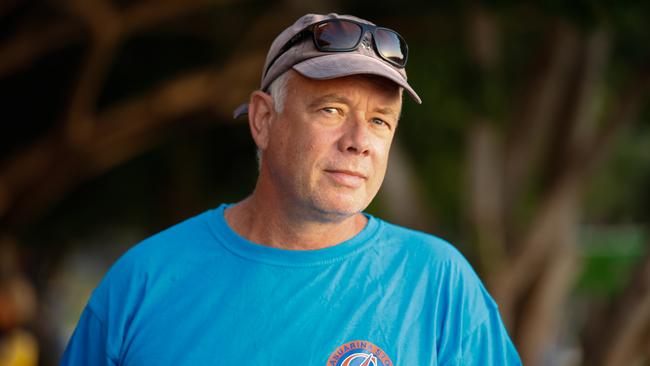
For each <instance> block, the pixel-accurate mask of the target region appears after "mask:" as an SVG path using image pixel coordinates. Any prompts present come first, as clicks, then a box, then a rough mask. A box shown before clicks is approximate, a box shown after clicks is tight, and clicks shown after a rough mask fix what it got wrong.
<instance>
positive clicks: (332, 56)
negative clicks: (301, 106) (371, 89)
mask: <svg viewBox="0 0 650 366" xmlns="http://www.w3.org/2000/svg"><path fill="white" fill-rule="evenodd" d="M328 19H348V20H352V21H355V22H359V23H364V24H369V25H374V24H373V23H371V22H369V21H367V20H364V19H361V18H358V17H355V16H352V15H339V14H336V13H330V14H327V15H321V14H307V15H304V16H302V17H300V19H298V20H297V21H296V22H295V23H293V24H292V25H291V26H290V27H289V28H287V29H285V30H284V31H282V33H280V34H279V35H278V36H277V37H276V38H275V40H274V41H273V43H272V44H271V48H270V49H269V52H268V54H267V55H266V62H265V63H264V69H263V72H262V81H261V86H260V90H263V91H268V88H269V86H270V85H271V83H272V82H273V80H275V79H276V78H277V77H278V76H280V75H282V74H283V73H284V72H285V71H287V70H289V69H293V70H295V71H297V72H298V73H300V74H301V75H303V76H305V77H308V78H310V79H316V80H326V79H335V78H339V77H344V76H350V75H359V74H369V75H377V76H382V77H385V78H387V79H389V80H391V81H393V82H395V83H396V84H398V85H399V86H401V87H402V88H404V89H405V90H406V91H407V92H408V94H409V95H410V96H411V98H413V100H415V101H416V102H417V103H418V104H420V103H422V100H421V99H420V97H419V96H418V95H417V93H416V92H415V90H413V88H412V87H411V85H409V83H408V82H407V78H406V70H405V69H404V68H403V67H397V66H395V65H393V64H391V63H389V62H387V61H385V60H384V59H382V58H381V57H380V56H379V55H378V54H377V53H376V51H375V48H374V47H372V46H369V45H372V43H371V42H372V40H371V39H370V37H371V34H370V33H366V34H364V35H363V37H364V39H363V41H362V43H361V44H360V45H359V47H357V49H355V50H353V51H349V52H323V51H319V50H318V49H317V48H316V46H315V45H314V42H313V41H312V39H311V38H306V39H304V40H303V41H301V42H299V43H297V44H296V45H295V46H293V47H291V48H290V49H288V50H286V51H285V52H284V53H282V51H283V48H284V47H285V45H286V44H287V43H288V42H289V41H290V40H291V39H292V38H293V37H295V36H296V35H298V34H299V33H300V32H302V31H303V30H304V29H305V28H307V27H308V26H310V25H312V24H315V23H318V22H321V21H323V20H328ZM247 113H248V103H244V104H242V105H240V106H239V107H238V108H237V109H235V111H234V113H233V116H234V118H238V117H240V116H243V115H245V114H247Z"/></svg>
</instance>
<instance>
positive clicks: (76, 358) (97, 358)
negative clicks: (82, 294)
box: [61, 306, 117, 366]
mask: <svg viewBox="0 0 650 366" xmlns="http://www.w3.org/2000/svg"><path fill="white" fill-rule="evenodd" d="M107 334H108V332H107V330H106V327H105V325H104V322H103V321H102V320H101V319H100V318H99V317H98V316H97V315H96V314H95V313H94V312H93V310H92V309H91V308H90V306H86V308H85V309H84V311H83V313H82V314H81V318H80V319H79V322H78V323H77V328H76V329H75V331H74V333H73V334H72V337H71V338H70V341H69V342H68V346H67V347H66V350H65V352H64V353H63V357H62V358H61V365H62V366H69V365H97V366H115V365H117V362H116V361H115V360H116V357H114V356H113V355H112V354H111V352H110V350H109V349H108V342H107Z"/></svg>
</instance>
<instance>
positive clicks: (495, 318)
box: [458, 307, 521, 366]
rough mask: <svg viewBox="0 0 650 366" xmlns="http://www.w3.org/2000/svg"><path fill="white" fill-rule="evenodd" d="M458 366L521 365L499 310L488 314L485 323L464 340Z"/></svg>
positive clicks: (494, 309)
mask: <svg viewBox="0 0 650 366" xmlns="http://www.w3.org/2000/svg"><path fill="white" fill-rule="evenodd" d="M459 361H460V362H459V363H458V365H485V366H492V365H494V366H497V365H499V366H501V365H521V360H520V359H519V355H518V354H517V351H516V350H515V347H514V346H513V344H512V341H511V340H510V337H508V333H507V332H506V330H505V328H504V326H503V322H502V321H501V318H500V316H499V312H498V310H497V309H496V307H495V308H493V309H492V310H490V311H489V312H488V316H487V317H486V319H485V321H483V322H482V323H481V324H480V325H478V326H477V327H476V329H474V331H472V332H471V333H470V334H469V335H468V336H467V337H466V338H465V339H464V340H463V350H462V357H461V359H460V360H459Z"/></svg>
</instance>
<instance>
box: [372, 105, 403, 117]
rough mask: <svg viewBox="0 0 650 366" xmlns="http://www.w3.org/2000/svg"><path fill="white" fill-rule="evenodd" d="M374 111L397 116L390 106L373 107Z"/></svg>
mask: <svg viewBox="0 0 650 366" xmlns="http://www.w3.org/2000/svg"><path fill="white" fill-rule="evenodd" d="M375 112H377V113H379V114H384V115H392V116H397V115H398V113H397V112H395V110H394V109H393V108H391V107H383V108H381V107H380V108H375Z"/></svg>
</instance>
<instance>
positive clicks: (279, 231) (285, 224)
mask: <svg viewBox="0 0 650 366" xmlns="http://www.w3.org/2000/svg"><path fill="white" fill-rule="evenodd" d="M261 201H262V200H259V199H256V196H255V193H253V195H252V196H250V197H248V198H246V199H245V200H243V201H241V202H239V203H238V204H236V205H235V206H232V207H229V208H228V209H226V211H225V213H224V216H225V219H226V222H227V223H228V225H229V226H230V227H231V228H232V229H233V230H234V231H235V232H237V233H238V234H239V235H241V236H243V237H244V238H246V239H248V240H250V241H252V242H254V243H258V244H262V245H266V246H270V247H275V248H281V249H290V250H311V249H321V248H326V247H330V246H333V245H336V244H339V243H341V242H344V241H346V240H348V239H351V238H352V237H354V236H355V235H357V234H358V233H359V232H360V231H361V230H363V228H364V227H365V225H366V223H367V221H368V220H367V218H366V217H365V216H364V215H362V214H360V213H359V214H355V215H353V216H350V217H346V218H341V219H340V220H318V219H314V218H313V217H310V216H309V215H301V214H300V213H296V212H290V211H289V210H284V209H280V208H279V207H278V206H277V205H275V204H268V203H265V202H261Z"/></svg>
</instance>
